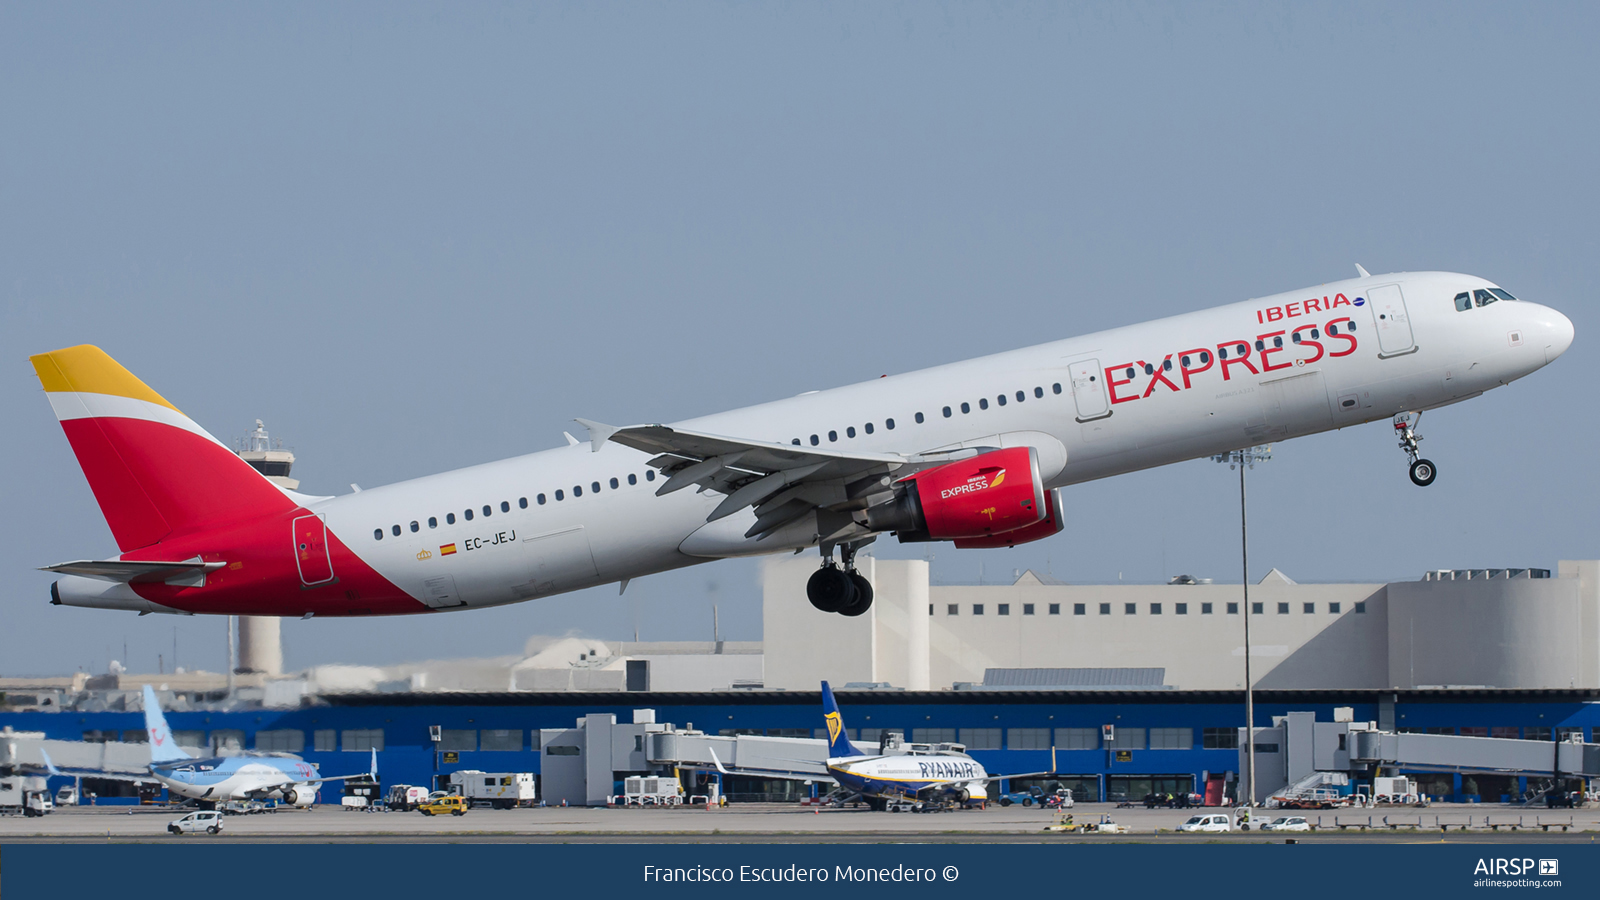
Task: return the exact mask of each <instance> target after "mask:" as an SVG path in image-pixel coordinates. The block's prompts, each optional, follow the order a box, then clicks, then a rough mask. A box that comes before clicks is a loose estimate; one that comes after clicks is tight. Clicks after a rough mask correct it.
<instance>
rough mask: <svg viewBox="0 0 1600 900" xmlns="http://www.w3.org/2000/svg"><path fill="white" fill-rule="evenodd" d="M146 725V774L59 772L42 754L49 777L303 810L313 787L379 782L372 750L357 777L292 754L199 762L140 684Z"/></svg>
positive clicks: (311, 798) (313, 794)
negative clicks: (146, 785)
mask: <svg viewBox="0 0 1600 900" xmlns="http://www.w3.org/2000/svg"><path fill="white" fill-rule="evenodd" d="M144 726H145V731H146V733H147V734H148V737H149V742H150V743H149V746H150V769H149V772H150V774H149V776H139V775H127V774H120V773H111V772H104V771H99V770H93V769H76V770H75V769H69V770H67V771H62V770H60V769H57V768H56V767H55V765H54V764H53V763H52V762H51V761H50V757H49V755H48V754H46V755H45V756H44V763H45V767H46V769H47V770H48V772H49V774H51V775H72V776H81V777H87V778H109V779H113V780H118V781H140V782H148V781H151V780H154V781H157V782H160V783H161V784H162V785H164V786H165V787H166V788H167V790H168V792H170V793H171V794H173V795H174V796H177V797H182V798H184V799H186V800H198V801H200V802H201V803H202V804H213V803H220V802H223V801H225V800H281V801H283V802H284V803H286V804H288V805H290V806H299V807H307V806H311V805H312V804H314V803H316V802H317V787H316V786H317V785H319V784H322V783H323V782H326V781H351V780H371V781H377V779H378V751H377V750H373V751H372V767H371V768H370V769H369V770H368V771H366V772H361V773H359V774H356V775H328V776H324V775H323V774H322V773H321V772H320V771H319V770H318V768H317V766H316V765H315V764H313V763H308V762H306V761H305V760H303V759H300V758H298V757H293V756H271V755H267V754H261V753H243V754H239V755H236V756H219V757H212V758H208V759H199V758H196V757H194V756H191V755H190V754H189V752H188V751H186V750H184V749H183V748H182V747H179V746H178V742H177V741H176V740H174V739H173V736H172V729H171V728H169V727H168V726H167V717H166V716H165V715H163V714H162V712H161V704H160V702H159V701H158V700H157V699H156V694H155V691H154V690H152V689H151V687H150V686H149V685H148V684H147V685H145V686H144Z"/></svg>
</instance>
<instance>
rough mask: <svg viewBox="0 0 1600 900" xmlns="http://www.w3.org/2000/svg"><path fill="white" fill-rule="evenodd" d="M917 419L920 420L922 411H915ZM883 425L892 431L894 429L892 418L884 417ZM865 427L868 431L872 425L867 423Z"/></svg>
mask: <svg viewBox="0 0 1600 900" xmlns="http://www.w3.org/2000/svg"><path fill="white" fill-rule="evenodd" d="M917 421H918V422H921V421H922V413H917ZM883 427H885V428H887V429H889V430H890V431H893V430H894V420H893V419H884V420H883ZM867 428H868V431H869V433H870V430H871V428H872V426H870V425H868V426H867Z"/></svg>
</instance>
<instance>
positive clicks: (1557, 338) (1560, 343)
mask: <svg viewBox="0 0 1600 900" xmlns="http://www.w3.org/2000/svg"><path fill="white" fill-rule="evenodd" d="M1540 320H1541V321H1540V325H1541V329H1542V330H1543V332H1544V361H1545V362H1546V363H1550V362H1554V361H1555V358H1556V357H1558V356H1560V355H1561V354H1563V353H1565V352H1567V348H1568V347H1571V346H1572V337H1573V334H1574V329H1573V327H1572V320H1571V319H1569V318H1567V317H1566V316H1564V315H1562V314H1561V313H1559V312H1557V311H1555V310H1553V309H1550V308H1549V307H1545V308H1544V310H1543V314H1542V315H1541V316H1540Z"/></svg>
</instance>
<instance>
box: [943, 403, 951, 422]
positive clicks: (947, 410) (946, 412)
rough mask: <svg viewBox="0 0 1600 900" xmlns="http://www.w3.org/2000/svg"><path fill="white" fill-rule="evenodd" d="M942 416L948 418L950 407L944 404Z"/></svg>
mask: <svg viewBox="0 0 1600 900" xmlns="http://www.w3.org/2000/svg"><path fill="white" fill-rule="evenodd" d="M944 417H945V418H946V419H948V418H950V407H948V406H946V407H945V408H944Z"/></svg>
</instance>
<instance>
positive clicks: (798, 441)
mask: <svg viewBox="0 0 1600 900" xmlns="http://www.w3.org/2000/svg"><path fill="white" fill-rule="evenodd" d="M789 443H791V444H794V445H795V446H796V447H798V446H800V439H799V438H795V439H794V440H792V441H790V442H789Z"/></svg>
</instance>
